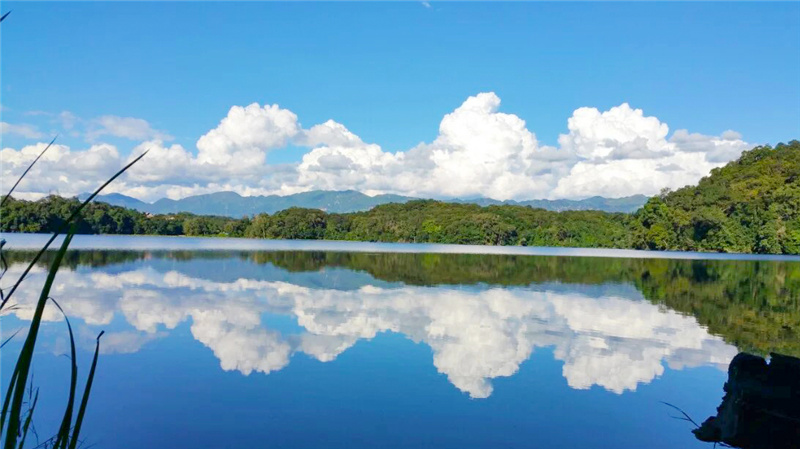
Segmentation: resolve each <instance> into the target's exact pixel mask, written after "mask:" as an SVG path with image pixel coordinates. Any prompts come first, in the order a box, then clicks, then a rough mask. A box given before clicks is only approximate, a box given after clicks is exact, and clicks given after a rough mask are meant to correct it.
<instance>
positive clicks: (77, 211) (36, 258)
mask: <svg viewBox="0 0 800 449" xmlns="http://www.w3.org/2000/svg"><path fill="white" fill-rule="evenodd" d="M148 151H149V150H148ZM145 154H147V151H145V152H144V153H142V154H140V155H139V156H138V157H137V158H136V159H134V160H132V161H131V162H130V163H128V164H127V165H126V166H124V167H122V169H121V170H119V171H118V172H117V173H115V174H114V176H112V177H111V178H109V179H108V181H106V182H104V183H103V185H101V186H100V187H98V188H97V190H95V191H94V193H92V194H91V195H89V198H86V200H85V201H84V202H83V203H81V205H80V206H78V208H77V209H75V211H74V212H73V213H72V214H71V215H70V216H69V217H68V218H67V220H66V221H65V222H64V224H62V225H61V227H60V228H59V229H58V230H57V231H56V232H54V233H53V235H52V237H50V239H49V240H48V241H47V243H45V245H44V246H43V247H42V249H40V250H39V252H38V253H36V256H34V258H33V260H32V261H31V262H30V264H28V266H27V267H26V268H25V270H24V271H23V272H22V274H21V275H20V276H19V279H17V282H15V283H14V286H13V287H11V290H10V291H9V292H8V294H7V295H5V298H3V300H2V302H0V310H2V309H3V307H4V306H5V305H6V303H7V302H8V300H9V299H10V298H11V295H13V294H14V292H15V291H17V288H18V287H19V285H20V284H21V283H22V281H23V280H24V279H25V276H27V275H28V273H30V271H31V269H33V267H34V266H35V265H36V262H38V261H39V259H40V258H41V257H42V255H43V254H44V253H45V251H47V248H49V247H50V245H51V244H52V243H53V241H55V239H56V238H57V237H58V236H59V235H61V233H62V232H64V230H65V229H67V227H68V226H71V225H72V222H73V221H74V220H75V219H76V218H77V217H78V216H79V215H80V213H81V211H82V210H83V208H84V207H86V205H87V204H89V202H90V201H92V200H93V199H94V197H96V196H97V195H98V194H99V193H100V192H101V191H102V190H103V189H104V188H106V186H108V185H109V184H111V182H112V181H114V180H115V179H117V178H118V177H119V176H120V175H122V174H123V173H125V171H126V170H128V169H129V168H131V166H133V164H135V163H137V162H139V160H140V159H142V158H143V157H144V155H145Z"/></svg>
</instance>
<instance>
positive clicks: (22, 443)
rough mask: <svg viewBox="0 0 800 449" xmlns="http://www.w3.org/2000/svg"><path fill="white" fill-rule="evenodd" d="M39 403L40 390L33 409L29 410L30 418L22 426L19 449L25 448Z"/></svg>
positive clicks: (37, 392)
mask: <svg viewBox="0 0 800 449" xmlns="http://www.w3.org/2000/svg"><path fill="white" fill-rule="evenodd" d="M37 402H39V390H38V389H37V390H36V396H34V398H33V402H32V403H31V408H29V409H28V416H27V417H26V418H25V425H24V426H22V438H20V441H19V446H18V447H19V449H23V448H24V447H25V438H26V437H27V436H28V428H29V427H30V426H31V419H33V410H34V409H35V408H36V403H37Z"/></svg>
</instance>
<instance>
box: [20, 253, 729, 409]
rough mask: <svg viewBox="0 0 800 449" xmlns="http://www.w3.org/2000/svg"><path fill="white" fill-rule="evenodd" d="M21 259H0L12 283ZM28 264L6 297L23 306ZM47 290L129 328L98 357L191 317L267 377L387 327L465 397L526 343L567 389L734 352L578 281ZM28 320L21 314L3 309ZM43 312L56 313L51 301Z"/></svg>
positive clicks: (132, 276) (94, 321)
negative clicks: (550, 359)
mask: <svg viewBox="0 0 800 449" xmlns="http://www.w3.org/2000/svg"><path fill="white" fill-rule="evenodd" d="M21 268H22V267H21V266H20V265H14V266H12V267H11V270H10V272H9V276H10V277H11V278H13V277H14V276H15V275H17V274H18V273H19V271H21ZM45 275H46V273H45V272H44V271H43V270H42V269H36V270H34V272H32V274H31V278H30V279H29V280H28V281H26V282H29V284H28V288H26V289H23V290H22V291H20V292H19V296H18V297H17V300H19V301H20V303H21V304H22V305H28V306H30V305H31V304H33V303H34V302H35V300H36V297H35V294H36V291H37V289H36V288H35V285H36V284H40V283H41V282H43V279H44V277H45ZM57 283H58V286H57V287H56V289H55V290H54V295H55V296H56V297H59V296H61V297H64V298H69V300H66V301H62V302H61V304H62V306H63V307H64V309H65V310H66V312H67V313H68V314H69V315H70V316H71V317H77V318H80V319H82V320H83V321H84V322H85V323H86V324H89V325H105V324H109V323H110V322H111V321H112V319H113V318H114V317H115V316H117V315H121V316H123V317H124V318H125V320H126V321H127V323H129V324H130V325H131V326H132V327H133V328H134V329H135V330H127V331H124V332H118V333H114V334H111V335H110V336H109V337H110V338H109V339H107V341H106V343H105V345H106V349H105V350H106V351H107V352H120V353H129V352H135V351H137V350H139V348H140V347H141V346H142V345H145V344H147V342H149V341H151V340H153V339H155V338H159V337H161V336H163V335H164V334H165V329H167V330H169V329H174V328H175V327H176V326H178V325H179V324H180V323H182V322H185V321H191V333H192V335H193V337H194V338H195V339H196V340H198V341H199V342H201V343H202V344H204V345H205V346H207V347H208V348H210V349H211V350H212V351H213V352H214V355H215V356H216V357H217V358H218V359H219V361H220V365H221V367H222V368H223V369H224V370H238V371H240V372H241V373H243V374H245V375H247V374H250V373H252V372H253V371H257V372H261V373H270V372H272V371H277V370H280V369H282V368H284V367H285V366H287V365H288V364H289V363H290V360H291V356H292V354H293V353H295V352H302V353H305V354H307V355H309V356H311V357H313V358H315V359H317V360H319V361H321V362H328V361H331V360H334V359H335V358H336V357H337V356H338V355H339V354H341V353H342V352H344V351H346V350H347V349H348V348H349V347H351V346H353V345H354V344H355V343H356V342H357V341H359V340H361V339H370V338H372V337H374V336H375V335H377V334H378V333H380V332H386V331H392V332H396V333H400V334H403V335H405V336H406V337H408V338H409V339H411V340H413V341H414V342H421V343H424V344H426V345H428V346H429V347H430V348H431V349H432V352H433V364H434V366H435V367H436V369H437V370H438V371H439V372H440V373H442V374H445V375H446V376H447V378H448V379H449V381H450V382H451V383H452V384H453V385H454V386H455V387H456V388H458V389H459V390H461V391H464V392H466V393H468V394H469V395H470V396H471V397H473V398H486V397H488V396H489V395H491V393H492V384H491V380H492V379H494V378H497V377H506V376H512V375H513V374H515V373H516V372H517V371H518V369H519V366H520V364H521V363H522V362H524V361H525V360H527V359H528V358H529V357H530V356H531V353H532V352H533V350H534V349H535V348H537V347H553V348H554V354H555V357H556V358H557V359H558V360H561V361H563V362H564V365H563V371H562V372H563V375H564V377H565V378H566V380H567V383H568V384H569V385H570V386H571V387H572V388H577V389H586V388H590V387H592V386H593V385H598V386H600V387H602V388H605V389H606V390H609V391H613V392H615V393H622V392H624V391H626V390H636V388H637V386H638V385H639V384H643V383H648V382H650V381H652V380H653V379H655V378H656V377H658V376H660V375H661V374H663V372H664V364H665V363H666V364H667V365H669V366H670V367H671V368H674V369H681V368H683V367H694V366H701V365H708V364H712V365H716V366H718V367H719V368H720V369H725V367H726V366H727V364H728V363H729V362H730V360H731V358H733V356H734V355H736V353H737V350H736V348H735V347H733V346H731V345H728V344H726V343H724V342H723V341H722V339H721V338H719V337H716V336H712V335H710V334H709V333H708V332H707V331H706V330H705V329H704V328H703V327H701V326H700V325H698V323H697V321H696V320H695V319H694V318H692V317H687V316H683V315H680V314H678V313H676V312H673V311H671V310H664V309H663V308H659V307H658V306H656V305H653V304H651V303H649V302H647V301H644V300H642V298H641V295H639V294H638V292H635V291H634V290H626V289H624V288H618V289H602V288H601V289H597V288H595V289H591V288H586V287H585V286H581V285H564V284H552V285H539V286H537V288H529V287H525V288H521V287H513V288H500V287H480V288H471V289H464V288H460V287H453V286H449V287H448V286H444V287H441V286H440V287H419V286H408V285H403V286H399V287H391V286H389V287H387V286H376V285H370V284H367V285H363V286H361V287H360V288H358V289H355V290H338V289H333V288H310V287H306V286H302V285H296V284H293V283H289V282H285V281H263V280H253V279H244V278H240V279H236V280H233V281H231V282H215V281H211V280H207V279H202V278H197V277H191V276H187V275H185V274H182V273H181V272H179V271H168V272H166V273H163V272H159V271H157V270H155V269H153V268H152V267H143V268H135V269H130V270H128V271H122V272H119V273H115V274H111V273H106V272H101V271H94V272H89V271H85V270H77V271H69V270H67V269H63V270H62V271H60V272H59V275H58V278H57ZM15 314H16V315H17V316H18V317H19V318H22V319H28V318H29V317H30V314H31V310H30V309H29V308H22V309H19V310H16V311H15ZM264 314H273V315H284V316H290V317H292V318H293V319H295V320H296V322H297V324H298V325H299V326H300V328H301V332H300V334H299V335H282V334H281V333H279V332H277V331H275V330H271V329H269V328H267V327H266V326H265V325H264V324H263V322H262V315H264ZM45 319H46V320H59V319H60V316H59V314H58V313H57V312H56V310H55V309H54V308H50V310H48V311H46V314H45Z"/></svg>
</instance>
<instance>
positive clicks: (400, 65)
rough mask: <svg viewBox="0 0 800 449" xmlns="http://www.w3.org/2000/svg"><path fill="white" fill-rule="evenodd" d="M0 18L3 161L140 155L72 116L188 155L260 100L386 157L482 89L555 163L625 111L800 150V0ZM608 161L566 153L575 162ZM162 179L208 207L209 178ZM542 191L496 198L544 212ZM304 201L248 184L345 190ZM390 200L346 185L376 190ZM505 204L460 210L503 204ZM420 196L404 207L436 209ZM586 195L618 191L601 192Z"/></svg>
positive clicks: (19, 7) (280, 151)
mask: <svg viewBox="0 0 800 449" xmlns="http://www.w3.org/2000/svg"><path fill="white" fill-rule="evenodd" d="M2 10H3V12H5V11H8V10H13V12H12V14H11V15H10V16H9V18H8V19H7V21H6V22H4V23H3V25H2V62H0V64H1V65H0V71H2V81H1V88H2V92H1V94H2V97H1V98H0V102H2V106H3V110H2V116H3V117H2V120H3V121H4V122H6V123H9V124H13V125H29V126H30V127H34V128H35V129H36V130H38V132H39V134H41V137H38V138H33V139H30V138H26V137H24V136H22V135H20V134H19V133H16V134H14V133H9V132H6V133H4V135H3V147H10V148H14V149H16V150H19V149H20V148H22V147H23V146H25V145H30V144H33V143H35V142H39V141H43V140H49V139H46V137H47V136H50V135H51V134H53V133H54V132H59V133H61V137H60V138H59V142H60V143H61V144H63V145H65V146H68V147H69V148H70V151H71V152H73V153H75V152H77V151H80V150H84V149H87V148H88V147H89V146H90V145H94V144H98V143H108V144H110V145H113V146H114V147H115V149H116V151H117V152H118V153H119V155H120V157H121V158H122V159H124V158H125V157H127V155H128V154H130V152H131V151H135V150H134V148H135V147H136V146H137V145H139V144H141V140H140V141H136V139H131V138H123V137H119V136H114V135H113V134H106V135H100V136H99V137H98V136H97V135H95V136H94V137H92V138H90V139H87V133H89V128H90V125H86V126H87V129H86V130H83V131H80V132H78V131H73V132H72V133H70V132H65V130H64V129H62V127H61V126H62V124H61V123H60V122H59V121H57V120H56V119H55V117H54V115H52V114H59V113H61V112H63V111H69V112H70V113H71V114H72V115H74V116H75V117H77V118H79V119H80V120H85V121H86V123H90V121H91V120H93V118H96V117H101V116H115V117H130V118H138V119H142V120H145V121H146V122H147V123H148V124H149V125H150V127H151V128H152V129H154V130H159V131H161V132H162V134H161V136H162V137H163V136H166V135H168V136H171V137H172V139H170V140H168V145H180V146H181V147H182V148H183V149H185V151H186V152H187V153H189V154H192V155H194V154H196V153H197V152H198V149H197V147H196V143H197V141H198V139H199V138H200V137H201V136H203V135H204V134H206V133H208V132H209V130H212V129H214V128H215V127H217V126H218V125H219V124H220V120H221V119H223V118H224V117H226V114H228V110H229V108H231V107H232V106H234V105H240V106H246V105H248V104H251V103H254V102H256V103H259V104H260V105H265V104H269V105H272V104H277V105H279V106H280V108H283V109H287V110H289V111H291V112H292V113H294V114H295V115H296V116H297V120H298V123H299V125H301V126H302V128H303V129H308V128H310V127H311V126H313V125H316V124H320V123H323V122H325V121H326V120H329V119H333V120H335V121H336V122H337V123H339V124H342V125H344V126H345V127H347V129H348V130H349V131H350V132H352V133H353V134H355V135H357V136H358V137H359V138H360V140H361V141H363V142H365V143H369V144H376V145H379V146H380V148H381V151H383V152H385V153H389V154H393V153H395V152H397V151H401V152H408V151H409V150H410V149H411V148H413V147H415V146H416V145H418V144H420V143H422V142H424V143H426V144H433V143H435V141H436V140H437V138H439V137H442V135H441V132H440V129H439V127H440V122H441V121H442V119H443V117H444V116H445V115H446V114H449V113H451V112H453V111H455V110H456V109H457V108H459V106H461V105H462V103H464V102H465V100H466V99H467V98H468V97H470V96H475V95H477V94H479V93H482V92H483V93H488V92H493V93H494V94H495V95H496V96H497V97H498V98H500V99H502V103H501V105H500V107H499V112H501V113H505V114H513V115H514V116H516V117H518V118H519V119H521V120H524V121H525V124H526V127H527V128H526V129H527V130H529V131H530V132H531V133H533V134H535V137H536V139H537V145H538V146H539V147H541V146H552V147H559V148H560V149H562V150H563V149H564V145H563V144H562V143H560V142H559V135H560V134H566V133H569V132H570V130H568V127H567V120H568V119H569V118H570V117H571V116H572V115H573V113H574V112H575V111H576V110H577V109H579V108H582V107H590V108H597V109H598V110H599V111H601V112H602V111H608V110H610V109H612V108H614V107H617V106H619V105H622V104H623V103H628V104H629V105H630V106H631V108H634V109H641V110H642V111H643V113H644V116H648V117H656V118H657V119H658V120H659V121H660V123H664V124H667V125H668V126H669V135H668V136H667V137H666V139H667V140H668V141H669V139H670V137H671V136H672V134H673V132H674V131H676V130H679V129H687V130H688V131H689V132H690V133H699V134H702V135H705V136H721V135H722V133H724V132H725V131H727V130H734V131H736V132H737V133H739V134H740V135H741V139H740V140H741V141H743V142H746V143H747V144H748V145H749V144H759V143H770V144H774V143H777V142H780V141H788V140H791V139H793V138H798V136H800V28H798V23H800V4H798V3H773V4H757V3H733V4H720V3H702V4H690V3H672V4H662V3H658V4H652V3H643V4H630V3H613V4H600V3H571V4H552V3H500V4H496V3H492V4H489V3H444V2H442V3H437V2H432V3H431V7H426V6H424V5H423V4H421V3H414V2H408V3H359V2H356V3H237V4H222V3H167V4H160V3H15V2H3V5H2ZM32 111H38V112H39V113H38V114H36V115H32V114H31V112H32ZM42 113H47V114H50V115H46V114H42ZM470 126H471V125H470ZM470 126H467V128H470ZM584 134H585V133H584ZM601 134H602V133H601ZM612 134H613V133H612ZM150 137H152V136H150ZM451 137H452V136H451ZM648 139H649V138H648ZM296 140H297V139H294V140H292V139H290V141H288V142H285V143H284V144H283V145H279V146H277V147H271V148H267V147H269V145H265V146H264V147H263V148H261V150H263V151H264V152H265V157H264V160H265V161H266V163H268V164H270V165H272V166H273V167H272V168H270V169H269V170H274V166H275V164H289V165H292V164H295V165H296V164H297V163H299V162H300V161H301V158H302V157H303V156H304V155H305V154H307V153H309V150H310V149H311V147H309V146H308V145H305V146H304V145H301V144H298V143H297V141H296ZM440 140H441V139H440ZM445 140H446V139H445ZM450 140H457V139H452V138H451V139H450ZM606 140H608V139H607V138H606ZM649 140H652V139H649ZM101 141H102V142H101ZM492 141H493V142H494V141H495V140H492ZM165 143H166V142H165ZM623 143H624V142H623ZM323 144H324V145H328V146H330V145H329V143H323ZM312 147H313V146H312ZM448 148H449V147H448ZM651 149H652V148H651ZM431 151H433V150H431ZM447 151H450V150H447ZM453 151H455V150H453ZM465 151H467V153H468V154H470V155H472V156H475V153H474V152H470V151H472V150H465ZM602 153H607V152H606V151H599V152H598V151H593V150H586V149H584V150H583V151H580V150H576V154H577V156H576V157H579V158H583V159H582V160H589V159H592V158H594V159H596V157H597V156H598V154H602ZM337 154H338V153H337ZM587 155H589V156H591V157H588V156H587ZM353 157H355V156H353ZM415 157H419V158H423V159H424V158H425V157H426V156H424V155H417V156H415ZM650 159H652V158H650ZM717 159H719V158H717ZM458 160H461V159H458V158H455V159H453V163H456V162H457V161H458ZM576 160H577V159H576ZM573 162H574V161H573ZM595 162H597V161H595ZM606 162H607V161H606ZM712 162H714V161H712ZM717 162H718V161H717ZM574 165H575V164H574V163H573V165H572V166H571V167H568V168H572V167H574ZM667 165H670V164H667ZM663 166H666V165H663ZM373 168H374V167H373ZM384 168H385V167H384ZM290 169H291V170H293V169H294V168H290ZM369 169H370V168H369V167H366V168H363V170H369ZM404 170H405V169H404ZM553 170H555V169H553ZM564 170H566V168H565V169H564ZM389 171H390V172H392V173H394V172H393V171H392V170H389ZM401 171H403V170H401ZM551 171H552V170H551ZM555 171H557V170H555ZM373 172H374V170H373ZM567 172H569V170H567ZM270 173H272V171H270ZM525 173H527V176H531V173H532V171H531V170H527V171H526V172H525ZM565 173H566V172H565ZM263 175H264V173H262V174H261V175H260V176H262V177H263ZM362 175H363V174H362ZM364 176H366V175H363V176H361V178H363V177H364ZM564 176H566V174H564V175H563V176H561V177H560V178H559V179H561V178H563V177H564ZM361 178H359V179H361ZM690 178H691V177H683V178H680V179H678V180H675V181H674V182H672V183H673V184H674V183H678V184H680V183H681V182H685V181H686V180H690ZM176 182H177V183H176V184H175V185H183V186H187V185H199V186H204V188H205V189H206V190H208V189H209V187H208V184H209V183H210V182H211V181H209V180H208V179H205V180H202V179H201V180H198V179H192V180H179V181H176ZM214 182H215V183H216V184H218V185H229V186H230V185H231V184H230V183H229V182H228V183H226V182H223V181H222V180H219V179H217V180H214ZM287 182H288V184H287ZM487 182H488V181H487ZM553 182H555V183H554V184H553V183H551V184H552V185H551V186H550V188H549V190H548V188H546V187H537V188H533V187H531V188H529V189H528V190H526V191H522V192H517V193H514V194H513V195H510V196H513V197H521V196H526V195H527V196H539V197H547V196H553V194H552V192H553V191H556V186H557V180H555V181H553ZM512 183H514V182H512ZM290 184H291V185H290ZM301 184H302V183H296V182H295V183H292V182H289V181H286V180H285V179H284V180H282V181H280V183H279V184H276V185H272V186H266V185H264V184H263V183H262V184H259V185H258V186H256V184H252V185H249V187H251V188H252V189H255V190H253V192H264V193H265V192H268V191H276V192H279V191H284V192H286V193H290V192H291V191H292V189H295V190H298V189H299V190H303V189H308V188H312V187H314V188H317V187H319V188H328V187H335V188H339V187H342V186H345V187H346V185H347V182H345V181H343V179H338V180H337V181H335V182H334V181H331V180H330V177H328V178H325V179H321V180H317V181H314V182H311V183H306V184H302V185H301ZM389 184H390V183H389V182H388V181H386V180H384V181H383V182H374V181H370V182H361V181H358V180H356V182H354V183H353V187H354V188H358V189H360V190H371V191H375V192H378V191H385V190H392V189H391V188H389V187H387V186H388V185H389ZM411 184H413V182H411ZM667 184H670V183H669V182H667ZM131 185H133V184H131ZM285 185H290V187H289V188H288V189H287V188H284V189H283V190H281V187H280V186H285ZM276 186H277V187H276ZM487 186H488V184H487ZM668 186H671V187H677V186H678V185H674V186H673V185H668ZM630 187H631V188H634V189H635V188H637V187H638V188H639V190H643V193H652V192H647V191H644V190H647V189H651V190H652V188H656V187H657V186H640V185H639V184H637V183H636V182H633V183H631V185H630ZM503 188H504V187H503V186H493V187H492V186H488V187H486V188H485V189H484V190H485V191H476V192H466V191H464V194H467V193H475V194H495V196H502V195H497V194H498V193H502V190H503ZM211 189H212V190H213V188H211ZM252 189H251V190H252ZM587 189H588V187H585V186H584V187H582V188H580V189H575V188H572V189H561V191H562V192H563V193H564V194H563V195H561V196H573V197H578V196H586V195H585V193H586V192H588V190H587ZM184 190H185V189H184ZM241 190H242V191H244V190H246V189H244V188H242V189H241ZM428 190H430V191H419V192H411V190H409V188H404V189H398V192H400V193H420V194H428V195H429V196H431V195H432V196H435V195H436V193H437V191H436V188H435V186H431V187H430V188H429V189H428ZM462 190H463V189H462ZM612 190H613V189H612ZM201 191H204V190H202V189H201V190H198V192H201ZM597 191H598V193H601V194H604V193H607V194H612V195H613V194H614V193H615V192H613V191H609V189H608V188H607V187H603V184H602V183H601V184H600V186H599V187H598V188H597ZM164 192H165V191H161V192H160V193H158V192H155V191H152V192H151V193H148V194H140V196H142V195H144V196H149V195H151V194H152V195H157V194H164ZM174 192H175V191H173V193H172V194H171V195H172V196H175V193H174ZM460 192H461V190H456V191H453V192H448V191H441V192H440V193H441V195H439V196H448V195H449V196H454V195H457V194H459V193H460ZM617 193H618V192H617ZM634 193H636V192H634ZM451 194H453V195H451ZM556 196H558V195H556Z"/></svg>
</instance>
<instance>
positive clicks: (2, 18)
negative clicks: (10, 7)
mask: <svg viewBox="0 0 800 449" xmlns="http://www.w3.org/2000/svg"><path fill="white" fill-rule="evenodd" d="M9 14H11V11H9V12H7V13H5V14H3V17H0V22H2V21H4V20H6V17H8V15H9Z"/></svg>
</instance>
